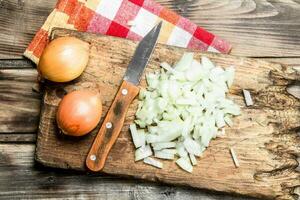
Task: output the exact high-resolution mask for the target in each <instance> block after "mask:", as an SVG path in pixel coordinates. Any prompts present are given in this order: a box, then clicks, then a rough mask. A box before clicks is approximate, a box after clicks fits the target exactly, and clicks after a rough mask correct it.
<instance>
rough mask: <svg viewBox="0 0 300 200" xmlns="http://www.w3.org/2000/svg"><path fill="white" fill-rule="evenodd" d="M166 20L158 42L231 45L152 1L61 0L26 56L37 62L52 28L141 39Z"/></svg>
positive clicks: (219, 48)
mask: <svg viewBox="0 0 300 200" xmlns="http://www.w3.org/2000/svg"><path fill="white" fill-rule="evenodd" d="M161 20H163V21H164V23H163V26H162V29H161V33H160V37H159V39H158V42H159V43H164V44H168V45H174V46H179V47H186V48H190V49H198V50H202V51H213V52H221V53H228V52H229V51H230V48H231V46H230V44H229V43H228V42H226V41H224V40H222V39H220V38H219V37H217V36H215V35H213V34H212V33H210V32H208V31H206V30H204V29H203V28H201V27H199V26H197V25H195V24H194V23H192V22H191V21H189V20H188V19H186V18H184V17H181V16H179V15H178V14H176V13H175V12H173V11H170V10H169V9H167V8H165V7H163V6H161V5H160V4H158V3H156V2H154V1H153V0H59V1H58V2H57V4H56V6H55V9H54V10H53V11H52V13H51V14H50V15H49V16H48V18H47V20H46V22H45V23H44V25H43V26H42V28H41V29H40V30H39V31H38V32H37V33H36V35H35V37H34V38H33V40H32V41H31V43H30V44H29V46H28V48H27V49H26V51H25V53H24V55H25V56H26V57H28V58H29V59H31V60H32V61H33V62H35V63H38V61H39V58H40V56H41V54H42V51H43V49H44V48H45V46H46V45H47V43H48V42H49V37H48V36H49V34H50V33H51V30H52V28H54V27H60V28H68V29H74V30H78V31H83V32H92V33H100V34H106V35H112V36H117V37H123V38H128V39H131V40H137V41H138V40H141V39H142V38H143V37H144V36H145V35H146V34H147V33H148V31H150V30H151V28H152V27H153V26H154V25H155V24H156V23H157V22H159V21H161Z"/></svg>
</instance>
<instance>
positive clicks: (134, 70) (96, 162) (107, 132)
mask: <svg viewBox="0 0 300 200" xmlns="http://www.w3.org/2000/svg"><path fill="white" fill-rule="evenodd" d="M161 26H162V22H160V23H159V24H158V25H156V26H155V27H154V28H152V30H151V31H150V32H149V33H148V34H147V35H146V36H145V37H144V38H143V39H142V41H141V42H140V43H139V44H138V46H137V48H136V50H135V53H134V55H133V58H132V59H131V61H130V63H129V65H128V67H127V70H126V73H125V76H124V78H123V81H122V83H121V86H120V88H119V90H118V92H117V94H116V96H115V98H114V100H113V103H112V104H111V106H110V108H109V110H108V112H107V114H106V116H105V118H104V120H103V123H102V125H101V127H100V130H99V132H98V134H97V135H96V137H95V139H94V142H93V144H92V146H91V148H90V151H89V153H88V155H87V158H86V166H87V168H88V169H90V170H91V171H94V172H97V171H100V170H102V169H103V167H104V165H105V161H106V159H107V156H108V154H109V152H110V150H111V148H112V146H113V144H114V143H115V141H116V140H117V138H118V136H119V134H120V132H121V129H122V127H123V124H124V121H125V116H126V113H127V110H128V108H129V105H130V104H131V102H132V101H133V99H134V98H135V97H136V96H137V94H138V93H139V87H138V86H137V85H138V84H139V82H140V79H141V76H142V74H143V72H144V69H145V67H146V66H147V63H148V61H149V59H150V57H151V54H152V52H153V50H154V48H155V45H156V43H157V39H158V36H159V32H160V29H161Z"/></svg>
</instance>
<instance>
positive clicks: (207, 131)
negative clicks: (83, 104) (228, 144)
mask: <svg viewBox="0 0 300 200" xmlns="http://www.w3.org/2000/svg"><path fill="white" fill-rule="evenodd" d="M193 56H194V55H193V53H185V54H184V55H183V56H182V58H181V59H180V61H179V62H178V63H176V64H175V66H174V67H171V66H170V65H169V64H168V63H165V62H164V63H161V67H162V68H161V70H160V72H158V73H150V74H147V75H146V80H147V84H148V87H147V88H146V89H141V91H140V93H139V100H140V101H139V104H138V110H137V112H136V120H135V124H131V125H130V130H131V135H132V138H133V143H134V145H135V147H136V148H137V150H136V152H135V160H136V161H139V160H144V163H146V164H150V165H153V166H155V167H158V168H162V167H163V165H162V163H161V162H159V161H158V160H156V159H154V158H153V157H155V158H159V159H165V160H174V159H176V163H177V165H178V166H179V167H181V168H182V169H183V170H185V171H188V172H192V170H193V165H196V164H197V159H196V157H201V155H202V154H203V152H204V151H205V149H206V148H207V147H208V146H209V143H210V141H211V140H212V139H213V138H216V137H217V136H219V135H221V134H222V133H224V131H221V130H222V128H223V127H224V126H225V125H226V124H227V125H229V126H232V121H231V116H232V115H239V114H240V108H239V106H238V105H236V104H234V102H233V101H232V100H230V99H227V98H226V92H228V88H229V87H230V86H231V85H232V83H233V79H234V71H235V70H234V68H233V67H228V68H226V69H223V68H221V67H218V66H215V65H214V64H213V63H212V62H211V61H210V60H209V59H208V58H207V57H202V59H201V63H200V62H199V61H197V60H195V59H194V58H193ZM136 125H138V127H139V128H137V126H136ZM150 156H152V157H150Z"/></svg>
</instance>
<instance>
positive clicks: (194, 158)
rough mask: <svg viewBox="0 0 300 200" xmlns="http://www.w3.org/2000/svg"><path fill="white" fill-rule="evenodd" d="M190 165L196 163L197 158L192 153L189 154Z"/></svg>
mask: <svg viewBox="0 0 300 200" xmlns="http://www.w3.org/2000/svg"><path fill="white" fill-rule="evenodd" d="M189 157H190V160H191V162H192V165H197V159H196V157H195V156H194V155H193V154H189Z"/></svg>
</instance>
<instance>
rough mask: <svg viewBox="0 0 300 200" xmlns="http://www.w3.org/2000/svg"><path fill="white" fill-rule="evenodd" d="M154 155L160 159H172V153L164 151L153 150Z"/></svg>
mask: <svg viewBox="0 0 300 200" xmlns="http://www.w3.org/2000/svg"><path fill="white" fill-rule="evenodd" d="M154 157H156V158H161V159H167V160H174V158H175V157H174V154H171V153H167V152H164V151H154Z"/></svg>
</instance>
